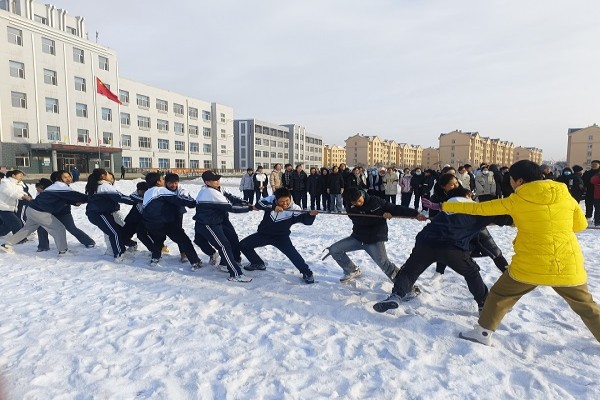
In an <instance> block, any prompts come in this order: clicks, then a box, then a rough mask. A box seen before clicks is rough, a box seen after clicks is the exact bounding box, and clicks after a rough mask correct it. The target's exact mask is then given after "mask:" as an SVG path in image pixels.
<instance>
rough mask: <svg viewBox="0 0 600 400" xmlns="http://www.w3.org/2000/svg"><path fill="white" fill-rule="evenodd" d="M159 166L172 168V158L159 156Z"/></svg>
mask: <svg viewBox="0 0 600 400" xmlns="http://www.w3.org/2000/svg"><path fill="white" fill-rule="evenodd" d="M158 168H161V169H169V168H171V160H169V159H168V158H159V159H158Z"/></svg>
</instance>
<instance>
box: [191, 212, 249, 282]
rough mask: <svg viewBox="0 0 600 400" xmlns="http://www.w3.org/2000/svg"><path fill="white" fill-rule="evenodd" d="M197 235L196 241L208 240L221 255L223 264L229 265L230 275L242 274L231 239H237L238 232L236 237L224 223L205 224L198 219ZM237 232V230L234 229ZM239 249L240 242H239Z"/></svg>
mask: <svg viewBox="0 0 600 400" xmlns="http://www.w3.org/2000/svg"><path fill="white" fill-rule="evenodd" d="M194 230H195V231H196V235H195V236H194V242H195V243H199V242H202V241H203V240H206V241H208V243H210V244H211V246H213V247H214V248H215V249H217V251H218V252H219V255H220V256H221V264H222V265H226V266H227V270H228V271H229V275H230V276H231V277H234V276H238V275H242V270H241V269H240V266H239V265H238V263H237V261H236V257H235V256H234V254H233V248H232V243H231V241H230V239H232V240H235V241H237V240H238V239H237V234H236V235H235V238H233V237H232V236H231V230H228V229H224V226H223V225H222V224H220V225H203V224H202V223H200V222H198V221H196V226H195V228H194ZM233 233H235V230H234V231H233ZM238 249H239V242H238ZM240 257H241V254H240Z"/></svg>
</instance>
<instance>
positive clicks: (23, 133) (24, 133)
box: [13, 122, 29, 138]
mask: <svg viewBox="0 0 600 400" xmlns="http://www.w3.org/2000/svg"><path fill="white" fill-rule="evenodd" d="M13 136H14V137H16V138H28V137H29V124H28V123H27V122H13Z"/></svg>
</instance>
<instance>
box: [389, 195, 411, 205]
mask: <svg viewBox="0 0 600 400" xmlns="http://www.w3.org/2000/svg"><path fill="white" fill-rule="evenodd" d="M385 201H387V202H388V203H392V204H396V195H395V194H386V195H385ZM409 203H410V200H409Z"/></svg>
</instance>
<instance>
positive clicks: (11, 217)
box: [0, 211, 23, 236]
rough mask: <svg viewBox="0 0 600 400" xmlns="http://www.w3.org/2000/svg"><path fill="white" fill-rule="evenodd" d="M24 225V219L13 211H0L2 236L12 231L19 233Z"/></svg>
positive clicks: (0, 232)
mask: <svg viewBox="0 0 600 400" xmlns="http://www.w3.org/2000/svg"><path fill="white" fill-rule="evenodd" d="M22 227H23V221H21V218H19V216H18V215H17V214H16V213H14V212H13V211H0V236H4V235H8V234H9V233H10V232H12V233H13V234H15V233H17V232H18V231H19V229H21V228H22Z"/></svg>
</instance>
